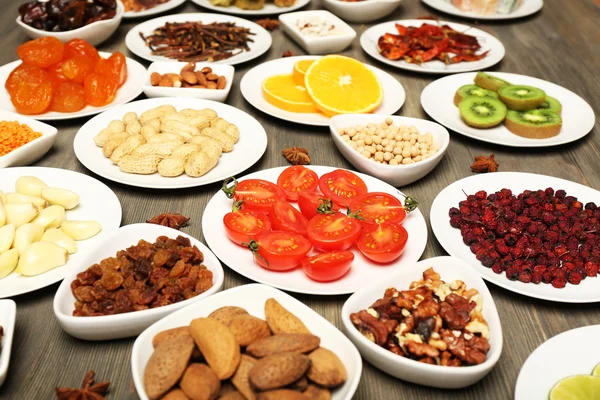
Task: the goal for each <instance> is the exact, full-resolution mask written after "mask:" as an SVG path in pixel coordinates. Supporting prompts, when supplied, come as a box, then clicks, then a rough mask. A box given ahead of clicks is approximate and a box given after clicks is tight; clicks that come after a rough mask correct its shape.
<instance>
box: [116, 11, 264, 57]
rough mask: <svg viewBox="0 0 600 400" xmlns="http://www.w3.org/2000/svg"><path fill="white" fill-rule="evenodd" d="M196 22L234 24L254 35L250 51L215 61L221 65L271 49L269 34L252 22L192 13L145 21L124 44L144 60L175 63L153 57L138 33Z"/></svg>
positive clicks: (217, 15) (230, 17) (137, 26)
mask: <svg viewBox="0 0 600 400" xmlns="http://www.w3.org/2000/svg"><path fill="white" fill-rule="evenodd" d="M197 21H201V22H202V23H205V24H210V23H212V22H234V23H235V24H236V26H241V27H244V28H248V29H250V32H251V33H254V35H251V36H250V38H251V39H252V40H253V42H249V43H248V47H249V48H250V51H244V50H243V51H242V52H241V53H240V54H237V55H235V56H233V57H230V58H228V59H225V60H221V61H215V62H218V63H221V64H229V65H236V64H240V63H243V62H246V61H250V60H253V59H255V58H256V57H260V56H261V55H262V54H264V53H265V52H266V51H267V50H269V48H270V47H271V43H272V42H273V40H272V39H271V34H270V33H269V32H267V31H266V30H265V29H264V28H262V27H261V26H260V25H257V24H255V23H254V22H251V21H248V20H246V19H242V18H238V17H233V16H231V15H222V14H204V13H194V14H174V15H167V16H165V17H159V18H154V19H151V20H150V21H146V22H143V23H141V24H139V25H136V26H134V27H133V28H131V30H129V32H128V33H127V36H125V44H126V45H127V48H128V49H129V51H131V52H132V53H133V54H135V55H136V56H138V57H141V58H144V59H146V60H148V61H177V60H175V59H171V58H167V57H163V56H153V55H152V54H151V53H152V52H151V51H150V48H149V47H148V46H146V43H145V42H144V40H143V39H142V38H141V37H140V32H141V33H143V34H144V35H149V34H151V33H152V32H154V30H156V29H158V28H160V27H162V26H164V25H165V23H167V22H197ZM236 51H237V50H236Z"/></svg>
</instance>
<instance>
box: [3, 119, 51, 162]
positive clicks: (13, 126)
mask: <svg viewBox="0 0 600 400" xmlns="http://www.w3.org/2000/svg"><path fill="white" fill-rule="evenodd" d="M41 136H42V134H41V133H39V132H35V131H34V130H33V129H31V128H30V127H29V126H28V125H25V124H20V123H19V122H17V121H0V157H2V156H4V155H6V154H8V153H10V152H11V151H13V150H15V149H18V148H19V147H21V146H23V145H26V144H27V143H29V142H31V141H33V140H35V139H37V138H39V137H41Z"/></svg>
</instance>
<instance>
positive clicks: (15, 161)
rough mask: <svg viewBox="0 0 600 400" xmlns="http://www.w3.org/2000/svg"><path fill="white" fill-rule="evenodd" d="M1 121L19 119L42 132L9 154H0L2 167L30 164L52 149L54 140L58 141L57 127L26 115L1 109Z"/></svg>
mask: <svg viewBox="0 0 600 400" xmlns="http://www.w3.org/2000/svg"><path fill="white" fill-rule="evenodd" d="M0 121H9V122H10V121H17V122H18V123H20V124H25V125H27V126H29V127H30V128H31V129H33V130H34V131H35V132H39V133H41V134H42V136H40V137H39V138H37V139H34V140H32V141H31V142H29V143H27V144H24V145H23V146H21V147H18V148H16V149H14V150H13V151H11V152H10V153H8V154H5V155H3V156H0V168H7V167H18V166H23V165H29V164H31V163H33V162H34V161H37V160H39V159H40V158H42V156H43V155H44V154H46V153H47V152H48V150H50V148H51V147H52V145H53V144H54V142H56V133H57V130H56V128H55V127H53V126H50V125H48V124H45V123H43V122H40V121H36V120H35V119H33V118H29V117H25V116H23V115H21V114H16V113H13V112H10V111H4V110H0Z"/></svg>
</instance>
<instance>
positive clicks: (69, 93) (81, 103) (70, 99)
mask: <svg viewBox="0 0 600 400" xmlns="http://www.w3.org/2000/svg"><path fill="white" fill-rule="evenodd" d="M85 105H86V101H85V92H84V91H83V86H81V85H80V84H77V83H73V82H63V83H61V84H59V85H58V86H57V87H56V88H55V89H54V96H53V97H52V103H50V110H52V111H58V112H75V111H79V110H81V109H82V108H83V107H85Z"/></svg>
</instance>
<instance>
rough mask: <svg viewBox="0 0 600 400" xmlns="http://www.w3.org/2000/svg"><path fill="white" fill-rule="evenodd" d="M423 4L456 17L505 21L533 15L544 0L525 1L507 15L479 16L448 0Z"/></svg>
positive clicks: (424, 1)
mask: <svg viewBox="0 0 600 400" xmlns="http://www.w3.org/2000/svg"><path fill="white" fill-rule="evenodd" d="M422 1H423V3H425V4H427V5H428V6H429V7H431V8H434V9H436V10H438V11H442V12H445V13H447V14H451V15H456V16H457V17H463V18H473V19H479V20H506V19H515V18H523V17H527V16H529V15H532V14H535V13H536V12H538V11H540V10H541V9H542V7H544V0H525V1H523V4H521V6H520V7H519V8H517V9H516V10H514V11H513V12H511V13H507V14H498V13H495V14H489V15H481V14H476V13H473V12H470V11H463V10H461V9H460V8H457V7H454V6H453V5H452V3H450V1H449V0H422Z"/></svg>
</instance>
